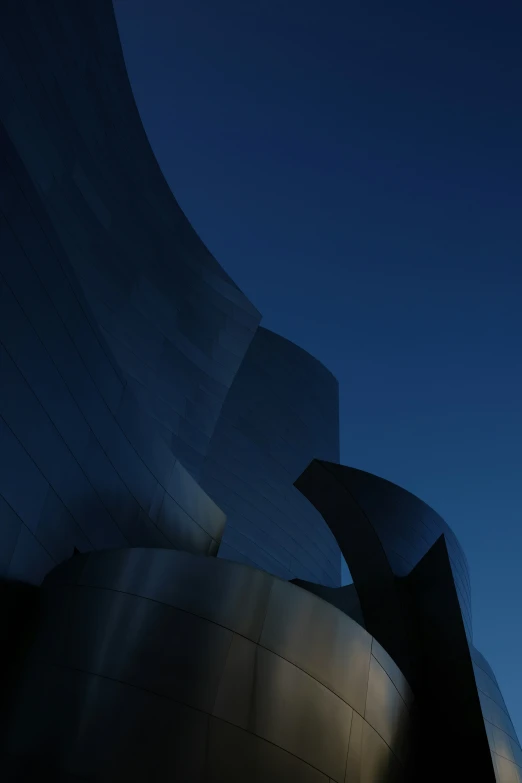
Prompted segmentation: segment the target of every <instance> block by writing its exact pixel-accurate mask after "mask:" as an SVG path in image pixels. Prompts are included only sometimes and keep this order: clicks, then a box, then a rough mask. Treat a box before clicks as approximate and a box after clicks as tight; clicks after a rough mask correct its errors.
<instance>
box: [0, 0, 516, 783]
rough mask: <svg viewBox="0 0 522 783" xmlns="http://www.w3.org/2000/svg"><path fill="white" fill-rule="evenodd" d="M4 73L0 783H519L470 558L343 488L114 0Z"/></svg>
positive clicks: (330, 414) (299, 377) (314, 384)
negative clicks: (43, 782) (220, 253)
mask: <svg viewBox="0 0 522 783" xmlns="http://www.w3.org/2000/svg"><path fill="white" fill-rule="evenodd" d="M0 74H1V76H0V275H1V276H0V567H1V569H2V574H1V576H2V583H1V588H2V590H1V597H0V601H1V602H2V608H3V610H4V617H5V622H4V624H3V629H4V644H3V649H4V651H5V652H6V656H5V663H4V666H3V668H2V676H3V683H2V685H3V688H2V693H3V701H2V706H1V707H0V715H1V717H2V731H1V745H0V764H1V770H2V774H3V778H4V779H5V780H19V781H22V780H26V781H33V780H35V779H39V778H45V779H47V780H53V781H56V782H57V783H59V782H60V781H62V782H64V783H65V781H68V782H69V783H70V782H72V781H78V780H90V781H108V780H111V781H134V780H136V781H138V780H139V781H143V780H147V781H149V780H150V781H164V780H174V781H180V782H181V783H192V782H193V781H194V782H195V781H213V782H214V783H220V782H221V781H235V780H237V781H239V780H241V781H245V780H252V781H258V783H261V782H263V783H264V781H270V782H271V783H292V781H296V782H297V781H304V782H306V783H331V781H335V782H336V783H351V781H358V783H380V782H381V781H389V780H392V779H395V780H406V779H410V778H411V779H415V780H418V779H423V780H428V781H430V780H433V781H435V780H437V781H438V780H440V779H444V780H450V781H461V780H463V779H466V780H467V779H469V780H481V781H482V780H483V781H488V782H489V781H494V780H496V781H498V783H512V782H515V781H517V782H518V783H520V781H522V751H521V749H520V746H519V743H518V740H517V737H516V734H515V732H514V729H513V726H512V724H511V721H510V719H509V716H508V714H507V710H506V708H505V704H504V702H503V699H502V696H501V694H500V691H499V689H498V685H497V683H496V680H495V678H494V675H493V673H492V671H491V669H490V668H489V666H488V664H487V663H486V662H485V660H484V659H483V657H482V656H481V655H480V653H478V652H477V651H476V650H475V648H474V647H473V643H472V624H471V603H470V584H469V575H468V569H467V565H466V560H465V557H464V555H463V553H462V550H461V548H460V546H459V544H458V542H457V540H456V538H455V536H454V534H453V533H452V531H451V530H450V529H449V528H448V527H447V525H446V524H445V523H444V521H443V520H442V519H441V518H440V517H439V516H438V515H437V514H436V513H435V512H434V511H432V510H431V509H429V508H428V507H427V506H426V505H425V504H423V503H422V501H420V500H418V499H417V498H415V497H414V496H412V495H411V494H410V493H408V492H406V491H405V490H403V489H400V488H399V487H395V486H394V485H392V484H390V483H389V482H386V481H384V480H382V479H378V478H376V477H374V476H369V475H368V474H365V473H362V472H361V471H357V470H354V469H349V468H345V467H342V466H340V465H339V464H338V463H339V434H338V392H337V382H336V380H335V379H334V378H333V377H332V376H331V374H330V373H329V372H328V371H327V370H326V369H325V368H324V367H323V366H322V365H321V364H320V363H319V362H317V361H316V360H315V359H314V358H313V357H311V356H309V355H308V354H307V353H306V352H304V351H303V350H302V349H300V348H298V347H297V346H295V345H293V344H292V343H290V342H288V341H287V340H285V339H284V338H282V337H280V336H278V335H275V334H273V333H271V332H269V331H268V330H265V329H263V328H262V327H260V326H259V324H260V318H261V316H260V314H259V312H258V311H257V310H256V308H255V306H253V305H252V304H251V303H250V302H249V301H248V300H247V298H246V297H245V296H244V295H243V294H242V292H241V291H240V290H239V289H238V288H237V286H236V285H235V284H234V282H233V281H232V280H231V279H230V278H229V277H228V275H226V273H225V272H224V271H223V269H222V268H221V267H220V266H219V264H218V262H217V261H216V260H215V259H214V258H213V257H212V255H211V254H210V253H209V252H208V250H207V249H206V248H205V246H204V245H203V243H202V242H201V241H200V240H199V238H198V237H197V235H196V234H195V232H194V230H193V229H192V227H191V226H190V224H189V223H188V221H187V220H186V218H185V216H184V215H183V213H182V211H181V209H180V208H179V206H178V204H177V203H176V201H175V199H174V197H173V195H172V193H171V192H170V189H169V188H168V186H167V184H166V182H165V180H164V178H163V176H162V174H161V171H160V169H159V167H158V165H157V163H156V160H155V158H154V155H153V153H152V151H151V149H150V146H149V144H148V141H147V138H146V135H145V132H144V130H143V127H142V125H141V121H140V118H139V114H138V111H137V108H136V106H135V103H134V100H133V96H132V91H131V88H130V85H129V82H128V78H127V74H126V71H125V65H124V60H123V56H122V52H121V46H120V42H119V38H118V32H117V27H116V23H115V19H114V14H113V9H112V5H111V2H110V0H89V1H88V2H87V0H78V2H75V3H69V2H67V0H52V2H51V0H44V1H43V2H42V0H16V2H15V0H8V2H5V3H4V4H3V5H2V6H1V9H0ZM227 517H228V522H227ZM343 558H344V559H345V560H346V563H347V564H348V566H349V568H350V571H351V574H352V577H353V585H348V586H344V587H343V586H341V565H342V562H343Z"/></svg>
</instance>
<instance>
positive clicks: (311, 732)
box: [5, 549, 413, 783]
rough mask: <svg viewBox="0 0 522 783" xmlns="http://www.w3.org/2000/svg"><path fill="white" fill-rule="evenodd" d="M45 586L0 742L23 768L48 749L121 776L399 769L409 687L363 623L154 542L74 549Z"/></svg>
mask: <svg viewBox="0 0 522 783" xmlns="http://www.w3.org/2000/svg"><path fill="white" fill-rule="evenodd" d="M41 593H42V609H41V620H40V624H39V628H38V631H37V634H36V638H35V640H34V642H33V644H32V646H31V649H30V651H29V653H28V656H27V659H26V663H25V670H24V676H23V679H22V682H21V685H20V690H19V692H18V694H17V704H16V708H15V710H14V713H13V715H12V718H11V721H10V727H9V731H8V735H7V745H6V748H5V750H6V752H7V754H8V757H9V763H10V764H11V766H12V767H13V766H16V765H18V767H19V768H20V769H21V770H22V773H21V774H29V772H28V771H27V770H26V771H25V772H24V771H23V770H24V764H25V765H26V766H27V764H29V760H31V759H32V760H33V762H32V763H37V762H38V759H40V758H43V759H47V760H49V759H51V760H52V762H51V761H49V763H52V765H54V767H53V768H55V769H57V770H61V772H65V773H67V774H70V775H85V776H86V777H87V778H88V779H94V780H109V779H110V780H115V781H116V780H121V781H123V780H125V781H127V780H129V781H130V780H136V781H138V780H143V779H147V780H158V781H159V780H165V779H175V780H183V781H187V783H190V782H191V781H223V782H224V781H229V780H232V781H233V780H238V781H239V780H242V779H244V776H245V775H246V776H249V775H250V776H251V779H253V780H257V781H267V783H268V781H273V780H280V781H284V780H287V781H290V782H292V781H296V783H297V781H300V780H305V781H306V780H309V781H336V783H344V782H345V781H350V780H354V779H358V778H355V777H354V774H355V771H357V774H358V775H359V776H360V779H361V780H365V781H368V783H378V782H379V781H387V780H388V779H392V778H391V777H390V778H388V770H389V771H390V775H391V774H392V772H393V773H394V771H395V769H396V768H397V769H399V770H402V771H403V772H402V774H403V775H404V769H405V766H404V765H405V764H406V762H407V754H406V739H407V737H408V735H409V733H410V731H411V729H410V726H411V718H410V715H411V710H412V708H413V705H412V701H411V694H410V692H409V690H408V686H407V684H406V683H405V682H404V681H403V678H402V679H401V675H400V672H399V670H398V669H397V667H396V666H395V665H389V666H388V668H390V670H391V671H392V677H393V680H394V681H395V683H397V684H398V685H399V688H400V690H399V689H398V688H397V685H396V684H394V681H393V680H392V678H391V677H390V676H389V675H388V674H387V672H386V671H385V669H384V668H383V667H382V665H381V664H380V663H379V662H378V659H377V658H376V657H375V656H374V655H373V654H372V644H373V643H374V640H372V637H371V636H370V635H369V634H368V633H367V631H365V630H364V629H363V628H361V627H360V626H358V625H357V623H356V622H355V621H354V620H352V619H351V618H349V617H348V616H346V615H345V614H344V613H343V612H341V611H340V610H338V609H336V608H334V607H332V606H331V605H329V604H328V603H326V602H325V601H323V600H322V599H320V598H318V597H316V596H314V595H312V594H311V593H309V592H307V591H305V590H302V589H301V588H299V587H297V586H295V585H292V584H290V583H288V582H283V581H280V580H278V579H277V578H275V577H272V576H269V575H268V574H264V573H262V572H259V571H257V570H255V569H252V568H249V567H248V566H245V565H242V564H238V563H233V562H229V561H225V560H219V559H213V558H203V557H199V556H196V555H190V554H185V553H181V552H176V551H172V550H154V549H134V550H119V551H118V550H113V551H106V552H100V553H90V554H87V555H76V556H75V557H73V558H72V559H71V560H69V561H67V562H66V563H64V564H62V565H61V566H60V567H59V568H57V569H56V570H55V571H54V572H53V573H51V574H50V575H49V577H48V578H47V579H46V580H45V581H44V583H43V586H42V588H41ZM246 597H248V601H244V600H243V599H244V598H246ZM245 605H247V606H248V615H249V616H250V617H253V618H256V617H257V618H259V619H258V621H257V622H256V621H254V622H250V623H248V622H246V621H245V619H246V613H245ZM376 653H377V655H378V657H380V658H381V660H384V659H385V654H384V653H383V651H382V650H381V649H380V648H379V649H378V648H376ZM353 726H355V729H353ZM361 727H362V728H361ZM238 745H239V747H238ZM348 762H349V763H348ZM347 765H348V766H347ZM348 769H349V770H350V772H349V773H348V771H347V770H348ZM169 775H170V776H171V777H170V778H169ZM285 776H286V777H285ZM247 779H250V778H248V777H247Z"/></svg>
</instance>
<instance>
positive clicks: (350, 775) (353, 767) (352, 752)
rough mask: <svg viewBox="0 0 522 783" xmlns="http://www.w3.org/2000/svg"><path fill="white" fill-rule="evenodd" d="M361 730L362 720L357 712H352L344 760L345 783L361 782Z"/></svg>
mask: <svg viewBox="0 0 522 783" xmlns="http://www.w3.org/2000/svg"><path fill="white" fill-rule="evenodd" d="M363 728H364V719H363V718H361V716H360V715H359V713H358V712H354V713H353V718H352V728H351V731H350V745H349V748H348V758H347V759H346V775H345V778H344V780H345V783H360V781H361V765H362V750H363V748H362V741H363Z"/></svg>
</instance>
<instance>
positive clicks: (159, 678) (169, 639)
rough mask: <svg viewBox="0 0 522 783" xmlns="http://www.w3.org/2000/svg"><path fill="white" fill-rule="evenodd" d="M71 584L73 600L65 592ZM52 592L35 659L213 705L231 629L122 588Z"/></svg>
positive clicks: (185, 700)
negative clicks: (48, 620) (43, 638)
mask: <svg viewBox="0 0 522 783" xmlns="http://www.w3.org/2000/svg"><path fill="white" fill-rule="evenodd" d="M73 591H74V593H75V596H74V598H73V599H72V601H73V603H72V606H71V603H70V602H67V600H64V599H65V596H64V593H70V592H73ZM46 592H47V593H50V592H51V591H50V590H49V591H46ZM52 592H53V593H54V598H55V602H54V603H53V604H51V605H50V606H49V609H48V611H49V610H50V611H49V614H50V616H51V617H52V618H53V622H52V626H50V629H49V630H48V632H47V634H46V641H47V646H46V644H45V642H42V643H41V644H39V645H38V644H37V651H35V654H36V655H38V657H39V658H40V659H42V658H45V659H47V660H48V661H49V662H50V663H54V664H62V665H66V666H68V667H71V668H73V669H78V670H81V671H85V672H91V673H93V674H99V675H101V676H103V677H108V678H111V679H113V680H118V681H120V682H124V683H128V684H130V685H133V686H135V687H138V688H144V689H146V690H147V691H151V692H152V693H157V694H161V695H163V696H167V697H168V698H170V699H175V700H176V701H179V702H180V703H183V704H188V705H190V706H193V707H196V708H198V709H201V710H204V711H205V712H210V711H211V710H212V706H213V704H214V699H215V697H216V692H217V688H218V685H219V681H220V678H221V675H222V672H223V669H224V666H225V661H226V658H227V653H228V650H229V647H230V644H231V641H232V636H233V634H232V631H229V630H227V629H226V628H222V627H220V626H218V625H215V624H214V623H210V622H208V621H207V620H204V619H202V618H200V617H196V616H194V615H192V614H189V613H187V612H183V611H180V610H178V609H174V608H173V607H171V606H166V605H165V604H160V603H156V602H154V601H149V600H147V599H145V598H138V597H136V596H132V595H125V594H124V593H117V592H113V591H108V590H100V589H98V588H86V587H79V586H73V587H69V588H67V589H65V590H63V589H62V590H53V591H52ZM55 609H56V611H55Z"/></svg>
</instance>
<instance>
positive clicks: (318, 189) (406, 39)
mask: <svg viewBox="0 0 522 783" xmlns="http://www.w3.org/2000/svg"><path fill="white" fill-rule="evenodd" d="M116 11H117V17H118V23H119V27H120V33H121V36H122V41H123V45H124V52H125V57H126V61H127V65H128V69H129V73H130V77H131V81H132V84H133V87H134V91H135V95H136V99H137V102H138V106H139V109H140V111H141V114H142V118H143V121H144V124H145V128H146V130H147V132H148V134H149V138H150V140H151V143H152V146H153V148H154V150H155V152H156V155H157V157H158V160H159V162H160V165H161V167H162V169H163V171H164V173H165V176H166V178H167V180H168V182H169V184H170V185H171V187H172V190H173V191H174V193H175V195H176V197H177V199H178V200H179V202H180V204H181V206H182V207H183V209H184V210H185V212H186V213H187V215H188V217H189V219H190V220H191V221H192V223H193V225H194V227H195V228H196V230H197V231H198V233H199V234H200V236H201V237H202V238H203V240H204V241H205V242H206V243H207V245H208V246H209V248H210V250H211V251H212V252H213V253H214V254H215V256H216V257H217V259H218V260H219V261H220V263H221V264H222V265H223V267H224V268H225V269H226V270H227V272H229V273H230V275H231V276H232V277H233V278H234V279H235V281H236V282H237V283H238V285H239V286H240V287H241V288H242V289H243V290H244V291H245V293H246V294H247V295H248V296H249V297H250V298H251V300H252V301H253V302H254V303H255V304H256V305H257V307H258V308H259V309H260V310H261V311H262V313H263V314H264V324H265V325H266V326H267V327H269V328H272V329H274V330H276V331H278V332H280V333H281V334H283V335H284V336H285V337H288V338H290V339H291V340H294V341H295V342H297V343H299V344H300V345H302V346H303V347H304V348H306V349H307V350H308V351H310V352H311V353H313V354H314V355H316V356H317V357H318V358H319V359H321V360H322V361H323V362H324V363H325V364H326V365H327V366H328V367H329V368H330V369H331V370H332V371H333V372H334V373H335V374H336V376H337V377H338V379H339V382H340V388H341V446H342V460H343V462H345V463H346V464H349V465H353V466H356V467H359V468H363V469H365V470H369V471H371V472H373V473H376V474H378V475H380V476H384V477H385V478H388V479H390V480H392V481H395V482H397V483H398V484H400V485H402V486H404V487H406V488H407V489H410V490H411V491H412V492H414V493H415V494H418V495H420V496H421V497H422V498H423V499H424V500H426V501H427V502H428V503H429V504H430V505H432V506H433V507H434V508H435V509H436V510H437V511H439V513H441V514H442V515H443V516H444V517H445V519H446V520H447V521H448V523H449V524H450V525H451V526H452V527H453V529H454V530H455V532H456V533H457V535H458V537H459V539H460V541H461V543H462V544H463V546H464V548H465V550H466V553H467V555H468V559H469V563H470V568H471V578H472V590H473V608H474V629H475V643H476V645H477V646H478V647H479V649H480V650H481V651H482V652H483V653H484V654H485V655H486V657H487V658H488V659H489V661H490V663H491V664H492V665H493V667H494V669H495V671H496V674H497V677H498V680H499V683H500V686H501V688H502V689H503V691H504V695H505V698H506V702H507V705H508V707H509V709H510V711H511V714H512V717H513V720H514V722H515V726H516V727H517V729H518V732H519V736H520V735H521V734H522V677H521V676H520V672H521V660H520V659H521V658H522V624H521V611H520V609H521V597H522V571H521V568H520V563H521V560H522V557H521V555H522V527H521V525H520V509H521V506H520V494H521V488H522V482H521V476H522V454H521V443H522V408H521V401H522V362H521V357H522V346H521V343H522V304H521V298H522V268H521V267H522V264H521V239H522V214H521V206H522V99H521V96H522V40H521V38H522V32H521V31H522V4H520V2H519V0H504V1H503V2H502V3H499V4H496V5H494V4H492V3H491V2H484V1H483V0H475V2H470V1H469V0H459V2H455V0H425V2H419V1H418V0H415V1H413V0H412V2H404V1H403V0H397V2H394V3H391V2H390V1H389V0H382V1H381V0H379V1H378V2H373V0H365V2H363V1H362V0H360V2H354V1H353V0H348V2H346V0H344V1H343V0H323V1H322V2H321V3H319V2H317V0H315V2H311V0H300V1H299V2H297V0H258V2H256V3H249V2H245V1H244V0H220V2H219V3H216V2H215V0H177V1H176V2H173V0H116Z"/></svg>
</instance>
